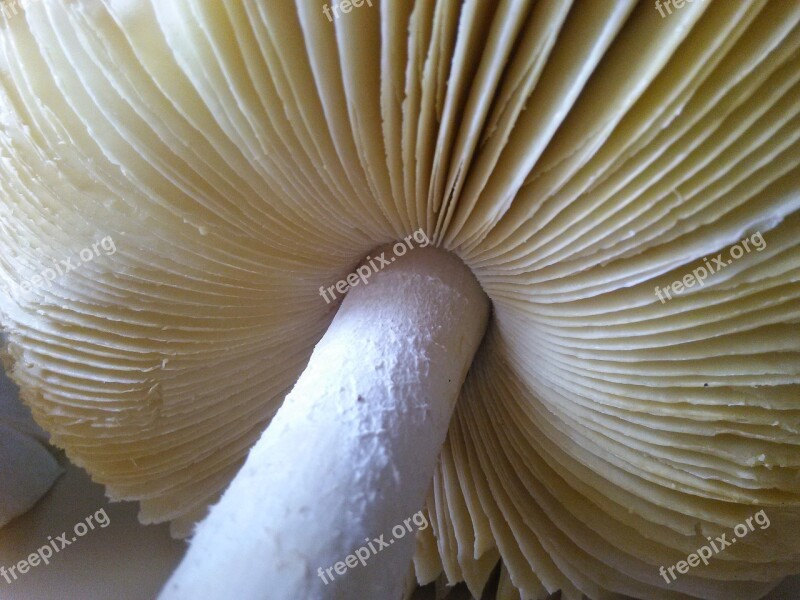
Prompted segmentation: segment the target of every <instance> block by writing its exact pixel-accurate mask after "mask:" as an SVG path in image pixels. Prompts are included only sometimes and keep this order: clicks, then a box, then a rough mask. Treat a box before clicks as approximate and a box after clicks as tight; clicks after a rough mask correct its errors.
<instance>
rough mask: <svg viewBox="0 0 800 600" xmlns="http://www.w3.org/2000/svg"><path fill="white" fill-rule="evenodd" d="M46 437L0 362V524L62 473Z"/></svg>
mask: <svg viewBox="0 0 800 600" xmlns="http://www.w3.org/2000/svg"><path fill="white" fill-rule="evenodd" d="M2 344H3V339H2V337H0V347H2ZM46 439H47V434H45V433H44V432H43V431H42V430H41V429H40V428H39V427H37V425H36V424H35V423H34V422H33V419H32V418H31V415H30V411H28V410H27V409H26V408H24V407H23V406H22V404H21V403H20V402H19V398H18V397H17V389H16V388H15V386H14V384H13V383H11V381H10V380H9V379H8V378H7V377H6V375H5V371H4V370H3V367H2V364H0V527H3V526H4V525H6V524H7V523H8V522H9V521H11V520H13V519H15V518H16V517H18V516H20V515H21V514H23V513H25V512H27V511H28V510H29V509H30V508H31V507H32V506H33V505H34V504H36V502H37V501H38V500H39V499H40V498H41V497H42V496H43V495H44V494H45V493H46V492H47V491H48V490H49V489H50V488H51V487H52V486H53V484H54V483H55V482H56V480H57V479H58V477H59V475H61V473H62V469H61V467H60V466H59V464H58V462H57V461H56V459H55V457H53V455H52V454H50V452H49V451H48V450H47V448H46V447H45V445H44V444H46Z"/></svg>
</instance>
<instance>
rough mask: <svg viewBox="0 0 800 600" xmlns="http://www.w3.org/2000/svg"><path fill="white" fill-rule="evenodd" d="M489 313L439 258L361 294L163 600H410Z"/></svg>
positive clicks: (460, 270) (382, 275)
mask: <svg viewBox="0 0 800 600" xmlns="http://www.w3.org/2000/svg"><path fill="white" fill-rule="evenodd" d="M386 255H387V256H391V255H392V253H391V251H390V252H387V253H386ZM391 260H394V259H391ZM488 313H489V301H488V299H487V298H486V295H485V294H484V292H483V290H482V289H481V287H480V285H479V284H478V282H477V280H476V279H475V277H474V276H473V275H472V273H471V271H470V270H469V269H468V268H467V267H466V266H465V265H464V264H463V263H462V262H461V260H460V259H458V258H457V257H455V256H454V255H452V254H450V253H447V252H444V251H442V250H439V249H435V248H417V249H415V250H412V251H410V252H409V253H408V254H407V255H406V256H404V257H403V258H397V260H396V262H393V263H392V264H391V265H390V266H388V267H387V268H386V269H385V270H383V271H381V272H379V273H375V274H373V275H372V277H371V278H370V279H369V283H368V285H360V286H358V287H353V288H352V289H351V290H350V291H349V292H348V294H347V296H346V297H345V299H344V301H343V302H342V305H341V307H340V308H339V311H338V313H337V315H336V317H335V318H334V320H333V322H332V323H331V325H330V327H329V329H328V331H327V332H326V333H325V335H324V337H323V338H322V340H321V341H320V342H319V344H318V345H317V346H316V348H315V349H314V352H313V354H312V356H311V359H310V361H309V364H308V367H307V368H306V370H305V371H304V372H303V374H302V375H301V376H300V379H299V380H298V382H297V384H296V386H295V387H294V389H293V390H292V392H291V393H290V394H289V395H288V396H287V397H286V400H285V401H284V403H283V406H282V407H281V409H280V410H279V411H278V413H277V415H276V416H275V418H274V419H273V421H272V423H271V424H270V425H269V427H268V428H267V430H266V432H265V433H264V435H263V436H262V437H261V439H260V440H259V442H258V443H257V444H256V445H255V446H254V448H253V449H252V451H251V453H250V455H249V457H248V458H247V461H246V462H245V464H244V466H243V467H242V469H241V470H240V472H239V473H238V475H237V476H236V478H235V479H234V481H233V483H232V484H231V485H230V487H229V488H228V490H227V491H226V492H225V494H224V496H223V498H222V500H221V501H220V503H219V504H218V505H216V506H215V507H213V508H212V510H211V512H210V514H209V516H208V517H207V518H206V520H205V521H203V522H202V523H201V524H200V525H199V527H198V529H197V532H196V535H195V537H194V539H193V541H192V544H191V547H190V548H189V551H188V554H187V556H186V558H185V559H184V561H183V563H182V564H181V565H180V567H179V568H178V569H177V571H176V572H175V574H174V575H173V576H172V579H171V580H170V581H169V582H168V584H167V586H166V587H165V589H164V590H163V592H162V594H161V600H172V599H178V598H180V599H184V598H185V599H189V598H192V599H194V598H237V599H239V600H248V599H256V598H257V599H260V600H261V599H265V598H275V599H280V600H285V599H286V598H320V599H322V598H390V599H391V598H400V597H402V594H403V591H404V588H405V583H406V581H407V577H408V575H409V568H410V565H411V559H412V556H413V553H414V549H415V542H414V540H415V537H416V536H415V535H414V534H415V533H416V531H417V530H418V529H421V528H424V527H425V526H427V523H428V522H427V520H425V519H423V518H422V517H423V515H422V514H417V513H419V511H420V510H421V508H422V507H423V505H424V501H425V495H426V493H427V492H428V490H429V487H430V483H431V478H432V476H433V471H434V469H435V466H436V462H437V459H438V456H439V453H440V451H441V447H442V444H443V443H444V440H445V436H446V435H447V429H448V425H449V422H450V418H451V416H452V412H453V408H454V406H455V402H456V399H457V397H458V394H459V391H460V389H461V385H462V384H463V382H464V379H465V378H466V374H467V371H468V369H469V366H470V364H471V362H472V359H473V356H474V354H475V351H476V350H477V348H478V345H479V343H480V341H481V338H482V337H483V334H484V331H485V329H486V323H487V319H488ZM401 529H402V530H403V532H402V533H401V531H400V530H401ZM393 531H394V532H395V533H393ZM359 549H360V550H359ZM357 553H358V554H357ZM348 557H353V558H350V559H349V560H348ZM337 563H340V564H337ZM353 565H355V566H353ZM337 567H338V568H337ZM222 573H224V574H225V576H224V577H221V576H220V574H222Z"/></svg>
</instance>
